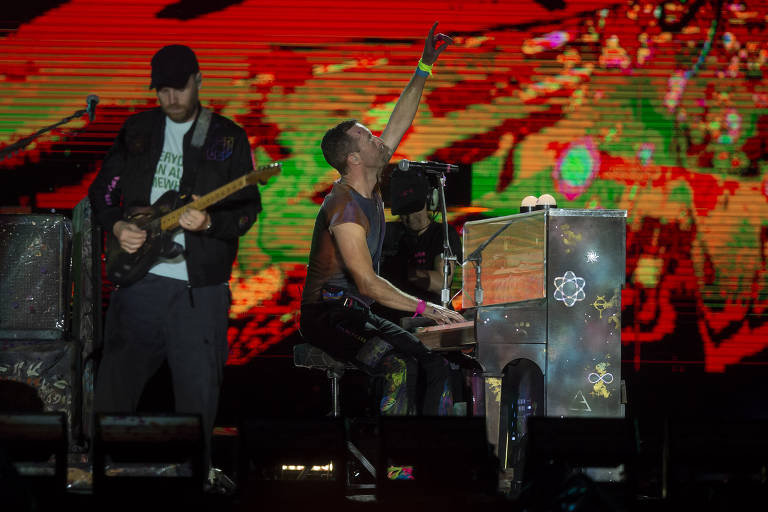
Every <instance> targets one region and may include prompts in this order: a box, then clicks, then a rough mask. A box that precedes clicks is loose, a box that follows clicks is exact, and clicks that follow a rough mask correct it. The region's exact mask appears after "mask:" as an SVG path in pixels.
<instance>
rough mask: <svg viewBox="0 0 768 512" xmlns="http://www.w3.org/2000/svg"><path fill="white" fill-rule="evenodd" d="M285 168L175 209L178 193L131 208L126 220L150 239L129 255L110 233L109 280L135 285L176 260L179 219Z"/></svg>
mask: <svg viewBox="0 0 768 512" xmlns="http://www.w3.org/2000/svg"><path fill="white" fill-rule="evenodd" d="M281 169H282V164H280V163H279V162H273V163H271V164H269V165H265V166H261V167H258V168H256V169H254V170H253V171H251V172H249V173H248V174H244V175H243V176H240V177H239V178H237V179H235V180H233V181H230V182H229V183H227V184H226V185H224V186H221V187H219V188H217V189H216V190H213V191H211V192H209V193H207V194H205V195H204V196H202V197H199V198H197V199H196V200H195V201H192V202H189V203H187V204H185V205H184V206H182V207H181V208H177V209H175V210H173V209H172V208H173V205H175V204H177V200H178V193H177V192H176V191H174V190H169V191H168V192H166V193H165V194H163V195H162V196H161V197H160V198H159V199H158V200H157V201H155V203H154V204H153V205H152V206H140V207H136V208H132V209H130V210H129V211H128V212H127V213H126V215H125V217H124V220H125V221H126V222H131V223H133V224H136V226H138V227H139V229H143V230H144V231H146V232H147V239H146V241H145V242H144V244H143V245H142V246H141V247H140V248H139V249H138V250H137V251H136V252H134V253H129V252H126V251H124V250H123V249H122V247H120V242H119V241H118V240H117V237H115V236H114V235H113V234H112V233H109V234H108V236H107V247H106V255H107V264H106V267H107V268H106V270H107V278H108V279H109V280H110V281H112V282H113V283H115V284H118V285H120V286H128V285H130V284H133V283H135V282H136V281H138V280H139V279H141V278H142V277H144V276H145V275H146V273H147V272H148V271H149V269H150V268H152V266H153V265H154V264H155V263H156V262H157V260H158V259H159V258H161V257H163V258H173V257H175V256H177V255H178V254H180V253H181V247H180V246H179V245H178V244H175V243H174V242H173V234H174V232H175V231H176V230H177V229H178V228H179V217H181V214H182V213H183V212H184V211H185V210H188V209H196V210H205V209H206V208H208V207H209V206H211V205H214V204H216V203H218V202H219V201H222V200H224V199H226V198H227V197H229V196H231V195H232V194H234V193H235V192H237V191H239V190H241V189H243V188H245V187H247V186H249V185H255V184H256V183H262V184H264V183H266V182H267V180H268V179H269V178H270V177H272V176H275V175H276V174H279V173H280V171H281Z"/></svg>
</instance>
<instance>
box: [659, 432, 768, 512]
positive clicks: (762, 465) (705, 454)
mask: <svg viewBox="0 0 768 512" xmlns="http://www.w3.org/2000/svg"><path fill="white" fill-rule="evenodd" d="M664 454H665V457H664V458H663V470H662V474H663V477H664V482H663V494H664V495H665V496H666V497H667V498H668V499H669V500H670V502H672V503H685V504H690V505H691V506H694V507H698V508H699V509H700V510H704V509H707V510H738V509H747V510H748V509H752V508H753V506H754V504H755V503H758V501H755V500H761V502H763V503H764V502H765V501H766V499H768V482H767V481H766V472H767V469H768V420H766V419H764V418H761V419H756V418H749V419H748V418H709V417H706V418H705V417H700V418H675V419H670V420H668V422H667V425H666V432H665V443H664Z"/></svg>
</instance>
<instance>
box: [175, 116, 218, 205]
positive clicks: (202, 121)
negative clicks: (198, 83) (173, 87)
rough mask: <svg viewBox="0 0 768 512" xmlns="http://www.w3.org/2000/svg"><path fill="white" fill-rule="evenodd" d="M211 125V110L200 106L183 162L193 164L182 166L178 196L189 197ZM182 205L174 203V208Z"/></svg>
mask: <svg viewBox="0 0 768 512" xmlns="http://www.w3.org/2000/svg"><path fill="white" fill-rule="evenodd" d="M210 126H211V111H210V110H208V109H207V108H204V107H200V115H198V116H197V122H196V123H195V131H193V132H192V139H191V140H190V144H189V145H190V147H189V150H188V151H189V155H186V154H185V157H184V162H192V163H194V166H190V168H189V169H188V168H187V167H186V166H185V167H184V177H183V179H182V182H183V186H182V187H180V188H179V197H191V195H192V187H193V186H194V184H195V180H196V178H197V168H198V164H199V162H200V159H201V158H202V148H203V144H204V143H205V138H206V136H207V135H208V128H210ZM179 206H182V205H181V204H175V205H174V208H178V207H179Z"/></svg>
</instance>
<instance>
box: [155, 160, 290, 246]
mask: <svg viewBox="0 0 768 512" xmlns="http://www.w3.org/2000/svg"><path fill="white" fill-rule="evenodd" d="M278 172H280V164H279V163H277V162H275V163H272V164H269V165H267V166H265V167H260V168H258V169H256V170H255V171H253V172H250V173H248V174H245V175H243V176H240V177H239V178H236V179H235V180H233V181H230V182H229V183H227V184H226V185H223V186H221V187H219V188H217V189H216V190H213V191H211V192H208V193H207V194H205V195H204V196H202V197H199V198H197V200H196V201H192V202H191V203H189V204H187V205H185V206H182V207H181V208H179V209H177V210H173V211H172V212H169V213H166V214H165V215H163V216H162V217H160V229H162V230H163V231H170V230H174V229H176V228H177V227H179V217H181V214H182V213H184V212H185V211H186V210H189V209H195V210H205V209H206V208H208V207H209V206H211V205H213V204H216V203H218V202H219V201H221V200H222V199H224V198H226V197H228V196H231V195H232V194H234V193H235V192H237V191H238V190H240V189H241V188H245V187H247V186H248V185H253V184H254V183H256V182H258V181H260V180H263V179H266V178H268V177H269V176H273V175H274V174H277V173H278Z"/></svg>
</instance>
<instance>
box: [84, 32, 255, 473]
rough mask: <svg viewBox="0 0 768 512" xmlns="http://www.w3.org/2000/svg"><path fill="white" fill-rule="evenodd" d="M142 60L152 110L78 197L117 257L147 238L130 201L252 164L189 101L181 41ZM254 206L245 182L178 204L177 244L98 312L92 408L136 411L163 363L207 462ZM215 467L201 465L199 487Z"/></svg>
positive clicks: (238, 135)
mask: <svg viewBox="0 0 768 512" xmlns="http://www.w3.org/2000/svg"><path fill="white" fill-rule="evenodd" d="M151 67H152V73H151V83H150V86H149V87H150V89H155V92H156V94H157V100H158V103H159V107H158V108H155V109H152V110H149V111H146V112H142V113H139V114H136V115H133V116H131V117H129V118H128V119H127V120H126V121H125V124H124V125H123V127H122V129H121V130H120V133H119V134H118V136H117V139H116V140H115V142H114V144H113V146H112V148H111V149H110V151H109V153H108V154H107V156H106V158H105V160H104V163H103V165H102V167H101V170H100V172H99V173H98V175H97V176H96V178H95V179H94V181H93V183H92V184H91V186H90V189H89V194H88V195H89V197H90V200H91V204H92V206H93V210H94V213H95V216H96V219H97V221H98V222H99V223H100V224H101V226H102V227H103V228H104V230H105V231H106V232H107V233H108V234H110V235H112V236H114V237H115V238H116V240H117V242H119V247H120V249H122V251H125V252H126V253H129V254H132V253H135V252H136V251H138V250H140V248H141V247H142V245H143V244H145V243H150V241H151V238H152V237H148V233H147V231H146V230H144V229H141V228H140V227H139V226H138V225H137V224H136V223H135V222H132V221H131V219H130V218H127V217H126V213H127V212H128V211H129V209H130V208H131V207H133V206H136V205H149V204H153V203H155V201H157V200H158V198H160V197H161V196H163V194H166V192H168V191H169V190H171V191H176V192H178V197H177V198H175V199H173V200H172V201H171V202H172V203H174V204H169V205H166V206H168V207H169V208H171V209H176V208H179V207H181V206H183V205H184V204H185V202H188V201H190V200H192V199H194V198H196V197H198V196H201V195H203V194H205V193H208V192H210V191H212V190H214V189H216V188H218V187H220V186H222V185H224V184H226V183H228V182H230V181H233V180H235V179H236V178H238V177H239V176H242V175H244V174H246V173H248V172H249V171H250V170H251V169H252V168H253V159H252V155H251V149H250V146H249V143H248V138H247V136H246V133H245V131H244V130H243V129H242V128H241V127H240V126H238V125H237V124H235V123H234V122H232V121H230V120H229V119H226V118H225V117H222V116H220V115H218V114H215V113H212V112H211V111H209V110H208V109H205V108H203V107H202V106H201V105H200V102H199V100H198V92H199V90H200V87H201V82H202V75H201V73H200V68H199V65H198V61H197V57H196V56H195V54H194V52H193V51H192V50H191V49H190V48H189V47H187V46H182V45H171V46H166V47H164V48H162V49H160V50H159V51H158V52H157V53H156V54H155V55H154V57H153V58H152V63H151ZM164 197H167V194H166V196H164ZM260 211H261V200H260V195H259V190H258V188H257V187H256V186H249V187H245V188H244V189H242V190H240V191H239V192H237V193H235V194H233V195H231V196H230V197H228V198H226V199H225V200H223V201H221V202H220V203H218V204H216V205H215V206H212V207H210V208H209V209H208V210H206V211H200V210H195V209H190V210H187V211H185V212H184V213H182V214H181V216H180V218H179V225H180V228H179V229H178V230H177V232H176V233H175V235H174V236H173V240H172V241H173V242H174V243H173V244H171V243H166V246H167V247H166V248H168V247H175V248H177V249H181V250H178V251H176V254H174V253H173V251H168V252H165V253H164V255H165V256H166V257H160V258H159V259H158V261H157V262H155V264H154V265H153V266H152V267H151V268H150V269H149V271H148V273H147V274H146V275H145V276H144V277H142V278H141V279H140V280H138V281H137V282H135V283H133V284H130V285H129V286H118V288H117V289H116V290H115V291H114V292H113V293H112V296H111V299H110V306H109V309H108V312H107V318H106V326H105V336H104V351H103V356H102V360H101V363H100V366H99V370H98V374H97V378H96V387H95V403H94V409H95V410H96V411H97V412H125V413H131V412H134V411H136V407H137V405H138V402H139V398H140V396H141V394H142V390H143V388H144V386H145V384H146V382H147V381H148V380H149V379H150V378H151V377H152V375H153V374H154V373H155V372H156V371H157V370H158V369H159V368H160V366H161V365H162V363H163V361H164V360H167V361H168V365H169V367H170V370H171V375H172V380H173V393H174V398H175V409H176V411H177V412H179V413H194V414H200V415H201V417H202V425H203V438H204V440H205V447H204V448H205V452H204V463H205V464H208V465H209V464H210V441H211V436H212V433H213V426H214V420H215V418H216V412H217V407H218V398H219V390H220V387H221V381H222V373H223V368H224V364H225V362H226V360H227V352H228V345H227V326H228V312H229V305H230V291H229V286H228V282H229V278H230V272H231V268H232V264H233V262H234V259H235V256H236V252H237V247H238V237H240V236H242V235H244V234H245V233H246V232H247V231H248V229H249V228H250V227H251V226H252V225H253V223H254V221H255V220H256V216H257V214H258V213H259V212H260ZM167 242H170V240H168V241H167ZM217 472H218V470H215V469H213V468H210V471H209V473H208V474H209V481H208V485H210V483H211V478H213V476H214V475H217V474H218V473H217ZM214 483H215V482H214Z"/></svg>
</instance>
